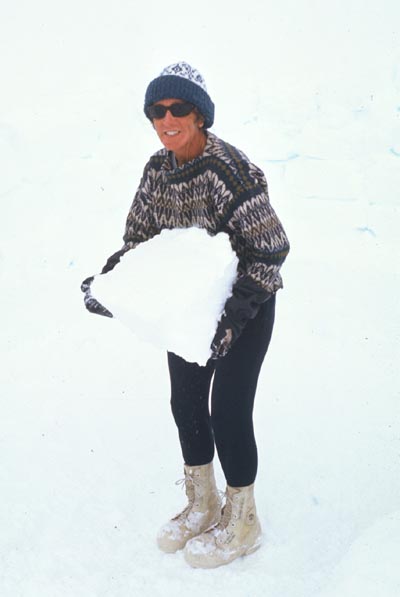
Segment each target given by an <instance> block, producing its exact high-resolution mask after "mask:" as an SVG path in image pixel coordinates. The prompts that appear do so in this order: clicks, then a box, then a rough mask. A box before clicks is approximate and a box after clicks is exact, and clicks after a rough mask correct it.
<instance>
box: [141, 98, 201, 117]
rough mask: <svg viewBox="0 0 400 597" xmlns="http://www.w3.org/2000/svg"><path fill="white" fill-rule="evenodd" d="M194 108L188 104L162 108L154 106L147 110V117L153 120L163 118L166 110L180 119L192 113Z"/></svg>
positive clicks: (158, 105)
mask: <svg viewBox="0 0 400 597" xmlns="http://www.w3.org/2000/svg"><path fill="white" fill-rule="evenodd" d="M194 108H195V106H194V105H193V104H190V103H189V102H183V103H179V104H178V103H176V104H171V105H170V106H163V105H162V104H154V105H153V106H149V107H148V108H147V116H148V117H149V118H151V119H153V118H157V119H158V118H164V117H165V115H166V113H167V112H168V110H169V111H170V112H171V114H172V116H175V118H182V117H183V116H187V115H188V114H190V113H191V112H193V110H194Z"/></svg>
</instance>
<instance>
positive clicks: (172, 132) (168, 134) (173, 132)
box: [164, 131, 179, 137]
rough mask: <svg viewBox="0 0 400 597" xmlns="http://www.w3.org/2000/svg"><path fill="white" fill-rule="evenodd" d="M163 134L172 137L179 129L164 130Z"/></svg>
mask: <svg viewBox="0 0 400 597" xmlns="http://www.w3.org/2000/svg"><path fill="white" fill-rule="evenodd" d="M164 134H165V135H167V136H168V137H174V136H175V135H178V134H179V131H165V133H164Z"/></svg>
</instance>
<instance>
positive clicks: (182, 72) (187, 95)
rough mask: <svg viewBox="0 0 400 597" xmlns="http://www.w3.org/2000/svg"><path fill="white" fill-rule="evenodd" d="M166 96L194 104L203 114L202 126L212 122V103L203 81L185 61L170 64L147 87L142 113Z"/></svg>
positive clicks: (197, 72) (208, 125) (210, 124)
mask: <svg viewBox="0 0 400 597" xmlns="http://www.w3.org/2000/svg"><path fill="white" fill-rule="evenodd" d="M168 98H171V99H172V98H176V99H181V100H184V101H186V102H190V103H191V104H194V105H195V106H196V108H197V109H198V110H199V112H200V113H201V114H202V115H203V116H204V128H205V129H207V128H209V127H210V126H212V124H213V122H214V104H213V102H212V101H211V98H210V96H209V95H208V93H207V88H206V84H205V81H204V79H203V77H202V76H201V74H200V73H199V71H198V70H196V69H195V68H193V67H192V66H190V64H188V63H187V62H177V63H176V64H170V65H169V66H167V67H166V68H164V70H163V71H162V72H161V74H160V75H159V76H158V77H157V78H156V79H154V80H153V81H151V83H150V85H149V86H148V87H147V90H146V95H145V100H144V113H145V114H146V116H147V118H149V116H148V115H147V108H148V107H149V106H151V105H153V104H154V103H156V102H158V101H160V100H163V99H168Z"/></svg>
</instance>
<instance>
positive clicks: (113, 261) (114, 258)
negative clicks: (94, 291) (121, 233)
mask: <svg viewBox="0 0 400 597" xmlns="http://www.w3.org/2000/svg"><path fill="white" fill-rule="evenodd" d="M125 253H126V249H120V250H119V251H117V252H116V253H114V254H113V255H111V257H109V258H108V259H107V262H106V264H105V266H104V267H103V269H102V270H101V273H102V274H106V273H107V272H110V271H111V270H112V269H114V267H115V266H116V265H117V263H119V262H120V259H121V257H122V255H125Z"/></svg>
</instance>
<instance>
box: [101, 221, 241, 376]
mask: <svg viewBox="0 0 400 597" xmlns="http://www.w3.org/2000/svg"><path fill="white" fill-rule="evenodd" d="M237 264H238V258H237V256H236V254H235V253H234V252H233V250H232V247H231V244H230V242H229V237H228V235H227V234H226V233H224V232H220V233H219V234H217V235H215V236H211V235H209V234H208V233H207V232H206V230H204V229H200V228H186V229H174V230H163V231H162V232H161V234H159V235H157V236H155V237H154V238H152V239H150V240H148V241H147V242H144V243H141V244H140V245H138V246H137V247H136V248H135V249H134V250H132V251H128V253H126V254H125V255H124V256H123V258H122V259H121V262H120V264H119V265H117V266H116V267H115V268H114V269H113V270H112V271H111V272H109V273H108V274H106V275H100V276H96V277H95V280H94V281H93V284H92V292H93V296H95V297H96V298H97V299H98V300H99V301H100V302H101V303H102V304H103V305H104V306H106V307H107V308H108V309H109V310H110V311H111V312H112V313H113V315H114V317H116V318H117V319H118V320H119V321H120V322H121V323H123V324H124V325H126V326H127V327H128V328H129V329H130V330H131V331H132V332H133V333H135V334H136V335H137V336H138V337H139V338H141V339H142V340H146V341H149V342H150V343H152V344H154V346H157V347H159V348H162V349H165V350H169V351H171V352H174V353H175V354H178V355H180V356H182V357H183V358H185V359H186V360H187V361H189V362H197V363H199V364H200V365H205V364H206V362H207V360H208V359H209V357H210V355H211V351H210V345H211V342H212V339H213V337H214V334H215V330H216V327H217V323H218V321H219V319H220V316H221V313H222V311H223V308H224V305H225V302H226V299H227V298H228V296H230V294H231V290H232V284H233V282H234V280H235V278H236V272H237Z"/></svg>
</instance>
